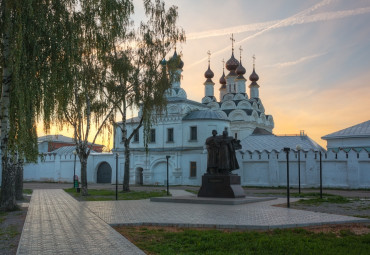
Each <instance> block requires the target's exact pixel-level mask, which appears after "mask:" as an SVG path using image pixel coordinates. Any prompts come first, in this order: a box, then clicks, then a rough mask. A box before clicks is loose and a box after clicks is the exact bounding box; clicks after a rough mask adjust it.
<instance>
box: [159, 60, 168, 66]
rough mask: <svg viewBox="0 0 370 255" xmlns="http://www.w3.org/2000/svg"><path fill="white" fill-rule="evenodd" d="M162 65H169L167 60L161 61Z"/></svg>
mask: <svg viewBox="0 0 370 255" xmlns="http://www.w3.org/2000/svg"><path fill="white" fill-rule="evenodd" d="M160 63H161V65H162V66H165V65H167V61H166V59H165V58H163V59H162V60H161V62H160Z"/></svg>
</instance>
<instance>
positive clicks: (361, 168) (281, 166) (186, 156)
mask: <svg viewBox="0 0 370 255" xmlns="http://www.w3.org/2000/svg"><path fill="white" fill-rule="evenodd" d="M315 154H316V156H315ZM166 155H169V156H171V157H170V159H169V173H170V174H169V176H170V178H169V182H170V184H171V185H200V184H201V177H202V175H203V174H204V173H205V171H206V167H207V153H206V150H204V149H199V150H189V151H175V150H173V151H162V152H161V151H158V152H149V153H148V154H145V152H144V153H143V152H133V153H132V156H131V164H130V177H131V178H130V182H131V184H135V183H136V182H137V178H138V175H137V170H138V169H139V168H142V169H143V177H144V178H143V181H144V184H147V185H149V184H150V185H152V184H157V185H163V184H164V182H165V180H166ZM289 155H290V157H289V168H290V185H291V186H292V187H297V186H298V157H297V152H295V151H291V152H290V154H289ZM237 158H238V162H239V165H240V167H241V169H239V170H237V171H235V173H237V174H239V175H240V176H241V180H242V185H243V186H265V187H271V186H274V187H277V186H286V154H285V152H283V151H280V152H277V151H273V152H270V153H268V152H266V151H263V152H261V153H260V152H257V151H254V152H249V151H245V152H243V154H242V153H241V152H240V151H238V152H237ZM191 161H195V162H197V175H196V177H194V178H193V177H190V176H189V175H190V162H191ZM103 162H107V163H109V165H110V166H111V168H112V183H115V180H116V177H115V172H116V158H115V155H114V154H112V153H102V154H101V153H94V154H91V155H90V157H89V160H88V165H87V168H88V182H89V183H95V182H96V180H97V170H98V168H99V165H100V164H101V163H103ZM73 163H74V155H73V154H70V155H61V156H60V155H50V156H46V157H45V158H44V160H41V159H40V160H39V162H38V164H26V165H25V167H24V180H25V181H50V182H71V181H72V177H73ZM118 166H119V168H118V181H119V183H122V180H123V166H124V158H123V154H122V153H121V154H120V155H119V162H118ZM76 174H77V175H78V176H79V177H80V163H79V161H78V157H77V160H76ZM319 177H320V161H319V154H318V153H317V152H316V153H315V152H314V151H308V152H303V151H301V186H302V187H307V188H309V187H318V186H319V183H320V181H319V180H320V179H319ZM322 177H323V186H324V187H330V188H353V189H357V188H370V157H369V153H367V152H366V151H364V150H363V151H361V152H360V153H357V152H356V151H354V150H351V151H349V152H348V153H346V152H344V151H340V152H339V153H337V154H336V153H334V152H331V151H329V152H328V153H323V154H322Z"/></svg>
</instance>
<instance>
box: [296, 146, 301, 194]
mask: <svg viewBox="0 0 370 255" xmlns="http://www.w3.org/2000/svg"><path fill="white" fill-rule="evenodd" d="M296 149H297V151H298V193H299V194H301V149H302V146H301V145H300V144H297V146H296Z"/></svg>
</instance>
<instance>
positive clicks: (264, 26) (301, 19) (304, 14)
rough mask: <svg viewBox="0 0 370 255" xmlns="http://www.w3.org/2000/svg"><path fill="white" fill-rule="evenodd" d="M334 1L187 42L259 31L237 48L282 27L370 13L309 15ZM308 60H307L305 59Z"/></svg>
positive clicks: (359, 10) (192, 37)
mask: <svg viewBox="0 0 370 255" xmlns="http://www.w3.org/2000/svg"><path fill="white" fill-rule="evenodd" d="M331 2H333V1H332V0H324V1H322V2H320V3H318V4H316V5H314V6H312V7H310V8H308V9H306V10H303V11H301V12H299V13H297V14H295V15H293V16H290V17H288V18H286V19H282V20H275V21H269V22H264V23H255V24H250V25H244V26H237V27H230V28H226V29H221V30H211V31H205V32H200V33H192V34H188V35H187V40H195V39H201V38H209V37H213V36H221V35H226V34H231V33H242V32H250V31H257V32H256V33H254V34H252V35H249V36H247V37H245V38H243V39H242V40H240V41H238V42H236V43H235V46H237V45H239V44H242V43H243V42H245V41H247V40H250V39H253V38H255V37H257V36H259V35H261V34H264V33H266V32H268V31H270V30H274V29H277V28H282V27H288V26H294V25H300V24H307V23H313V22H320V21H328V20H334V19H341V18H345V17H350V16H355V15H361V14H366V13H370V7H364V8H357V9H353V10H346V11H336V12H324V13H319V14H313V15H309V14H310V13H312V12H313V11H315V10H317V9H319V8H321V7H323V6H325V5H329V4H330V3H331ZM229 48H230V47H225V48H223V49H220V50H218V51H215V52H213V53H212V54H213V55H219V54H221V53H224V52H225V51H227V50H229ZM206 60H207V57H204V58H202V59H199V60H198V61H195V62H193V63H192V64H190V65H188V66H187V67H186V69H187V68H191V67H193V66H196V65H198V64H200V63H203V62H204V61H206ZM304 60H306V59H304ZM304 60H303V61H304Z"/></svg>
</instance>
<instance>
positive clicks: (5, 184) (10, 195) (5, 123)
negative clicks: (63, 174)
mask: <svg viewBox="0 0 370 255" xmlns="http://www.w3.org/2000/svg"><path fill="white" fill-rule="evenodd" d="M1 7H2V8H3V10H2V11H3V12H5V10H6V8H5V3H2V6H1ZM6 14H8V13H6ZM6 14H4V13H3V15H6ZM8 25H9V26H10V24H8ZM4 27H5V28H8V29H9V30H11V28H10V27H8V26H6V25H5V26H4ZM3 60H4V66H3V73H2V91H1V102H0V105H1V109H0V119H1V141H0V142H1V145H0V146H1V161H2V162H1V164H2V183H1V195H0V196H1V198H0V208H1V209H2V210H6V211H12V210H15V209H17V208H18V207H17V202H16V200H15V175H16V168H15V167H14V162H13V160H12V158H11V155H10V154H9V151H8V136H9V128H10V124H9V107H10V98H9V96H10V95H9V94H10V89H11V83H12V74H11V66H10V64H11V61H10V47H9V34H8V33H7V31H5V32H4V33H3Z"/></svg>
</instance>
